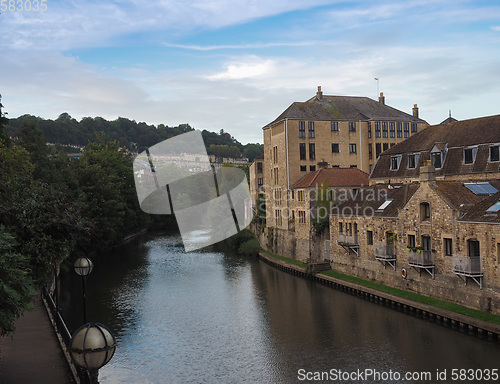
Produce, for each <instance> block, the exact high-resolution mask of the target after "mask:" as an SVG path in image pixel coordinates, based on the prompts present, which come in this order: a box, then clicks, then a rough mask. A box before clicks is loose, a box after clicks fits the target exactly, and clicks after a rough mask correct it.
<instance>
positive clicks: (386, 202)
mask: <svg viewBox="0 0 500 384" xmlns="http://www.w3.org/2000/svg"><path fill="white" fill-rule="evenodd" d="M391 203H392V199H387V200H386V201H384V202H383V203H382V205H381V206H380V207H378V208H377V211H383V210H384V209H386V208H387V207H388V206H389V204H391Z"/></svg>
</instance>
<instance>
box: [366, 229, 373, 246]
mask: <svg viewBox="0 0 500 384" xmlns="http://www.w3.org/2000/svg"><path fill="white" fill-rule="evenodd" d="M366 242H367V243H368V245H373V231H366Z"/></svg>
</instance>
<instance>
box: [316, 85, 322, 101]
mask: <svg viewBox="0 0 500 384" xmlns="http://www.w3.org/2000/svg"><path fill="white" fill-rule="evenodd" d="M316 98H317V99H318V100H322V99H323V92H321V85H318V92H317V93H316Z"/></svg>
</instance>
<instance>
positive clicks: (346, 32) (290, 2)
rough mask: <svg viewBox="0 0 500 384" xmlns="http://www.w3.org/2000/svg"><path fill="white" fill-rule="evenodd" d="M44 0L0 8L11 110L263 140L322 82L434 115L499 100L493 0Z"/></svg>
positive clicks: (478, 109) (465, 111)
mask: <svg viewBox="0 0 500 384" xmlns="http://www.w3.org/2000/svg"><path fill="white" fill-rule="evenodd" d="M23 1H24V4H26V3H27V2H29V1H26V0H23ZM35 1H36V0H32V1H31V3H32V4H33V5H32V8H34V4H35ZM39 1H42V0H39ZM3 3H5V2H3ZM3 3H2V4H3ZM6 3H7V4H8V2H6ZM44 4H45V5H46V6H47V10H46V11H45V12H40V11H33V10H32V11H29V12H28V11H25V10H23V11H18V10H16V11H12V10H9V9H7V10H6V11H2V13H1V14H0V49H1V51H0V52H1V53H0V94H2V97H3V99H2V102H3V104H4V106H5V111H7V112H8V113H9V115H8V116H9V117H17V116H19V115H23V114H33V115H37V116H41V117H43V118H51V119H55V118H57V116H59V114H61V113H62V112H68V113H69V114H70V115H71V116H73V117H74V118H76V119H78V120H79V119H81V118H82V117H85V116H92V117H95V116H101V117H104V118H107V119H116V118H117V117H118V116H122V117H127V118H130V119H133V120H136V121H145V122H147V123H151V124H160V123H163V124H166V125H171V126H172V125H177V124H180V123H189V124H191V125H192V126H194V127H195V128H198V129H208V130H212V131H219V130H220V129H224V130H225V131H228V132H230V133H231V134H232V135H233V136H234V137H235V138H236V139H238V140H239V141H241V142H242V143H247V142H262V130H261V128H262V126H264V125H265V124H266V123H268V122H270V121H272V120H273V119H274V118H275V117H277V116H278V115H279V114H280V113H281V112H282V111H283V110H284V109H285V108H287V107H288V106H289V105H290V104H291V103H292V102H294V101H304V100H307V99H308V98H310V97H312V96H313V95H314V94H315V92H316V89H317V86H318V85H321V86H322V89H323V92H324V94H327V95H348V96H367V97H371V98H374V99H376V98H377V82H376V81H375V80H374V78H375V77H378V78H379V79H380V80H379V86H380V91H382V92H384V95H385V97H386V103H387V104H388V105H391V106H393V107H395V108H398V109H401V110H403V111H406V112H408V113H411V108H412V107H413V104H415V103H416V104H418V106H419V108H420V116H421V117H422V118H423V119H425V120H427V121H428V122H429V123H430V124H437V123H439V122H441V121H442V120H444V119H445V118H446V117H448V110H450V109H451V111H452V115H453V116H454V117H455V118H457V119H459V120H462V119H469V118H474V117H481V116H489V115H494V114H498V113H499V112H500V108H499V107H498V100H499V99H500V81H499V79H500V3H499V2H497V1H460V0H454V1H448V0H431V1H427V0H415V1H397V0H384V1H377V0H372V1H370V0H359V1H334V0H333V1H329V0H309V1H307V2H306V1H303V0H301V1H297V0H276V1H273V0H266V1H264V0H246V1H242V0H231V1H229V0H184V1H182V0H148V1H139V0H114V1H105V0H101V1H98V0H95V1H56V0H46V1H44ZM4 9H5V7H4Z"/></svg>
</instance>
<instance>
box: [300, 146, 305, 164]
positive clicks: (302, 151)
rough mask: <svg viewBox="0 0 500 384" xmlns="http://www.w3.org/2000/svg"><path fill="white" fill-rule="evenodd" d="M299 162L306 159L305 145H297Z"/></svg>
mask: <svg viewBox="0 0 500 384" xmlns="http://www.w3.org/2000/svg"><path fill="white" fill-rule="evenodd" d="M299 153H300V160H305V159H306V143H300V144H299Z"/></svg>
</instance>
